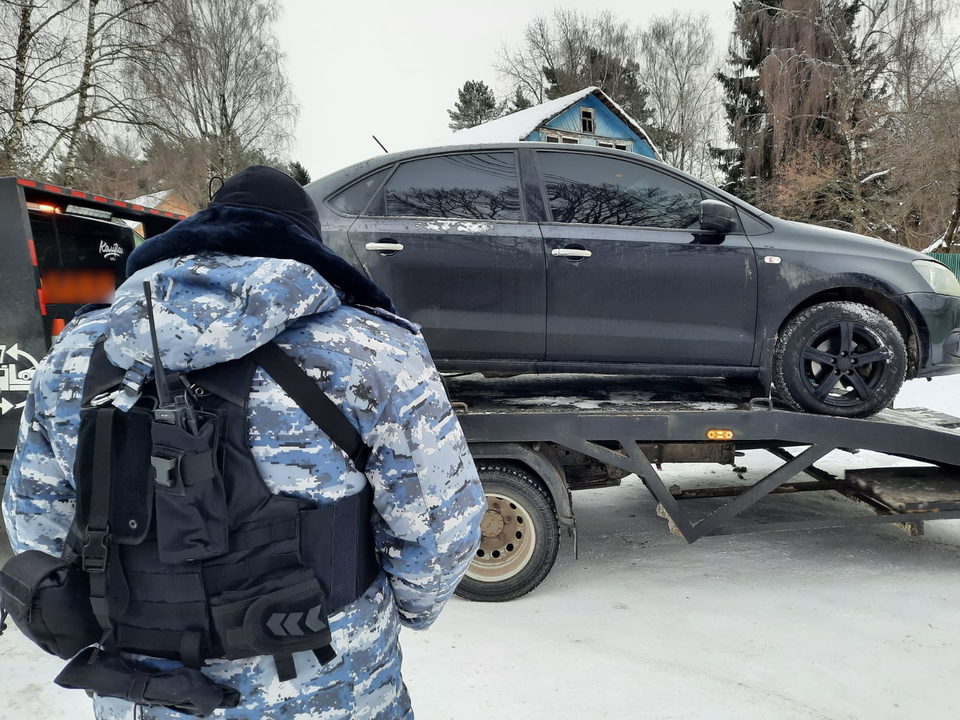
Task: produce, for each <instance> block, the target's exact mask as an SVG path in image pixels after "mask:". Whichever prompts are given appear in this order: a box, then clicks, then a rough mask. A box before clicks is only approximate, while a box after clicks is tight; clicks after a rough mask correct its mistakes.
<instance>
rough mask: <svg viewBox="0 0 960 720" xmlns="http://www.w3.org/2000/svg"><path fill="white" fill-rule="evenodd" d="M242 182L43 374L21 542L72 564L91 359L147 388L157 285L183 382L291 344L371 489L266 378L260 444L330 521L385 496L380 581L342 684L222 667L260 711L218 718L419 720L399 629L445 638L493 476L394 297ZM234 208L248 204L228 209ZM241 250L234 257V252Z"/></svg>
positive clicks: (294, 488)
mask: <svg viewBox="0 0 960 720" xmlns="http://www.w3.org/2000/svg"><path fill="white" fill-rule="evenodd" d="M244 172H245V173H247V175H246V176H244V173H241V174H240V175H238V176H235V178H234V179H231V180H228V181H227V184H226V185H225V186H224V190H230V189H231V188H233V189H234V190H236V189H237V187H238V186H239V187H240V188H242V189H245V191H246V194H244V193H243V192H241V193H239V194H238V193H233V194H232V195H231V194H230V193H224V191H221V193H218V195H217V196H215V198H214V202H213V203H212V204H211V207H210V208H208V209H206V210H204V211H201V212H200V213H198V214H196V215H194V216H193V217H191V218H188V219H187V220H184V221H182V222H181V223H179V224H178V225H176V226H174V228H172V229H171V230H169V231H167V233H164V234H163V235H160V236H158V237H157V238H155V239H152V240H149V241H147V242H146V243H145V244H144V245H142V246H140V248H138V249H137V251H135V252H134V253H133V254H132V256H131V258H130V265H129V266H128V267H129V269H130V270H132V271H133V272H132V275H131V276H130V277H129V278H128V279H127V281H126V282H124V284H123V285H122V286H121V287H120V288H119V289H118V290H117V293H116V297H115V300H114V302H113V304H112V306H111V307H109V308H100V309H95V310H92V311H89V312H86V313H83V314H81V315H79V316H78V317H77V318H75V319H74V320H73V321H72V322H71V323H70V324H69V325H68V326H67V328H66V329H65V330H64V331H63V332H62V333H61V335H60V337H59V338H58V340H57V342H56V344H55V345H54V347H53V348H52V349H51V351H50V353H49V355H47V357H46V358H45V359H44V361H43V362H42V363H41V365H40V367H39V369H38V371H37V372H36V375H35V376H34V379H33V385H32V388H31V392H30V395H29V397H28V398H27V401H26V405H25V407H24V413H23V421H22V424H21V428H20V437H19V441H18V445H17V450H16V454H15V456H14V460H13V464H12V467H11V472H10V475H9V478H8V480H7V489H6V494H5V496H4V500H3V514H4V518H5V520H6V523H7V532H8V533H9V536H10V541H11V544H12V545H13V549H14V550H15V551H16V552H22V551H24V550H27V549H39V550H44V551H46V552H48V553H51V554H54V555H59V554H60V552H61V551H62V549H63V540H64V538H65V537H66V533H67V530H68V529H69V526H70V523H71V521H72V518H73V514H74V507H75V484H74V479H73V465H74V457H75V455H76V450H77V433H78V427H79V405H80V395H81V390H82V387H83V382H84V379H85V375H86V371H87V367H88V363H89V358H90V354H91V351H92V348H93V346H94V344H95V342H96V341H97V339H98V338H100V337H104V336H105V337H106V338H107V340H106V350H107V354H108V356H109V358H110V360H111V362H112V363H114V364H115V365H117V366H120V367H122V368H125V369H130V371H131V372H130V373H128V374H129V375H130V376H131V377H135V376H136V375H137V373H139V372H141V371H143V370H147V369H148V368H149V367H150V365H151V361H152V357H153V354H152V349H151V345H150V336H149V333H148V325H147V319H146V312H145V303H144V298H143V289H142V285H143V281H144V280H150V282H151V284H152V287H153V292H154V301H153V302H154V312H155V316H156V321H157V333H158V336H159V341H160V343H159V344H160V348H161V350H160V355H161V360H162V363H163V366H164V367H165V368H166V369H167V370H168V371H189V370H195V369H200V368H204V367H209V366H211V365H215V364H218V363H221V362H225V361H228V360H232V359H235V358H239V357H242V356H244V355H246V354H247V353H249V352H250V351H252V350H253V349H255V348H256V347H258V346H260V345H263V344H264V343H267V342H269V341H271V340H272V341H275V342H276V343H277V344H279V345H280V347H281V348H283V350H284V351H285V352H287V353H288V354H289V355H291V356H292V357H293V358H294V359H295V360H296V361H297V362H298V363H299V364H300V365H301V366H302V367H303V368H304V369H305V370H306V371H307V372H308V373H309V374H310V376H311V377H313V378H314V379H315V380H316V382H317V383H318V384H319V386H320V387H321V388H322V389H323V390H324V391H326V392H327V394H328V395H329V396H330V397H331V398H332V399H333V400H334V401H335V402H336V403H337V404H338V405H339V407H340V408H341V409H342V410H343V411H344V412H345V413H346V415H347V416H348V418H350V419H351V421H352V422H353V423H354V425H355V426H356V427H357V429H358V430H359V432H360V434H361V436H362V437H363V439H364V441H365V443H366V444H367V445H369V446H370V447H371V449H372V451H373V452H372V455H371V458H370V461H369V463H368V466H367V471H366V474H365V475H364V474H361V473H360V472H359V471H357V470H356V469H355V468H354V467H353V465H352V464H351V463H349V461H348V460H347V458H346V456H345V455H344V454H343V452H342V451H340V450H339V449H338V448H337V447H336V446H334V445H333V444H332V443H331V442H330V440H329V439H328V438H327V437H326V436H325V435H324V434H323V433H322V432H321V431H320V430H319V428H317V427H316V425H314V424H313V423H312V422H311V421H310V420H309V419H308V418H307V417H306V415H305V414H304V412H303V411H302V410H301V409H300V408H299V407H298V406H297V405H296V404H295V403H294V402H293V401H292V400H291V399H290V398H289V397H288V396H287V395H286V394H285V393H284V392H283V390H281V389H280V387H279V386H278V385H277V384H276V383H275V382H274V381H273V380H272V379H271V378H270V377H269V376H268V375H266V374H265V373H264V372H263V371H262V370H261V369H258V370H257V372H256V374H255V376H254V379H253V385H252V388H251V391H250V397H249V413H248V425H249V434H248V443H249V446H250V448H251V450H252V452H253V455H254V457H255V459H256V461H257V466H258V468H259V471H260V473H261V475H262V476H263V478H264V480H265V481H266V483H267V485H268V486H269V487H270V488H271V490H272V491H274V492H277V493H289V494H294V495H298V496H301V497H305V498H309V499H312V500H315V501H317V502H318V503H324V502H332V501H334V500H336V499H337V498H341V497H344V496H348V495H351V494H353V493H358V492H360V491H361V490H362V489H363V488H364V485H365V484H366V483H369V484H370V485H371V486H372V488H373V492H374V508H375V512H374V518H373V522H374V532H375V538H376V546H377V550H378V555H379V558H380V562H381V565H382V572H381V574H380V575H379V577H378V578H377V580H376V581H374V583H373V584H372V586H371V587H370V588H369V589H368V590H367V591H366V593H365V594H364V595H363V596H362V597H360V598H359V599H357V600H356V601H355V602H354V603H351V604H350V605H348V606H347V607H346V608H344V609H343V611H342V612H340V613H338V614H335V615H333V616H331V618H330V626H331V630H332V635H333V643H332V644H333V648H334V649H335V651H336V653H337V657H336V658H335V659H334V660H333V661H331V662H330V663H328V664H327V665H323V666H321V665H320V664H319V663H318V662H317V660H316V659H315V658H314V656H313V654H312V653H309V652H303V653H296V654H295V656H294V658H295V662H296V668H297V677H296V678H295V679H294V680H292V681H288V682H280V681H279V680H278V678H277V674H276V670H275V667H274V663H273V661H272V658H270V657H253V658H247V659H244V660H234V661H228V660H212V661H209V662H208V663H207V664H206V665H205V666H204V668H203V672H204V673H205V674H206V675H208V676H209V677H211V678H212V679H214V680H215V681H217V682H220V683H222V684H225V685H229V686H231V687H234V688H236V689H238V690H239V691H240V692H241V694H242V696H243V697H242V700H241V704H240V706H239V707H238V708H236V709H232V710H226V711H224V710H220V711H217V713H216V715H215V716H216V717H227V718H238V719H243V720H258V719H260V718H265V719H267V718H275V719H277V720H281V719H286V718H289V719H290V720H293V719H294V718H297V719H306V718H324V719H326V720H340V719H343V720H346V719H347V718H350V719H353V720H359V719H373V718H382V719H384V720H393V719H394V718H411V717H413V712H412V710H411V706H410V700H409V697H408V695H407V692H406V688H405V687H404V685H403V681H402V679H401V673H400V649H399V645H398V633H399V629H400V627H401V626H404V627H409V628H413V629H423V628H426V627H428V626H429V625H430V624H431V623H433V621H434V620H436V618H437V616H438V614H439V613H440V611H441V609H442V608H443V606H444V603H446V601H447V600H448V599H449V597H450V596H451V594H452V593H453V591H454V589H455V588H456V585H457V583H458V582H459V581H460V579H461V577H462V576H463V574H464V573H465V572H466V570H467V567H468V565H469V563H470V561H471V559H472V558H473V556H474V553H475V552H476V549H477V546H478V544H479V539H480V533H479V522H480V517H481V516H482V514H483V511H484V508H485V503H484V496H483V491H482V488H481V486H480V482H479V479H478V477H477V471H476V468H475V466H474V463H473V460H472V459H471V457H470V454H469V451H468V449H467V444H466V441H465V439H464V437H463V433H462V431H461V429H460V426H459V423H458V421H457V418H456V416H455V415H454V414H453V412H452V410H451V408H450V403H449V401H448V399H447V397H446V393H445V392H444V388H443V385H442V383H441V380H440V377H439V376H438V374H437V371H436V369H435V367H434V365H433V362H432V360H431V358H430V354H429V352H428V350H427V347H426V345H425V343H424V340H423V338H422V336H421V335H420V334H419V332H418V328H417V327H416V326H415V325H412V324H411V323H408V322H407V321H405V320H403V319H401V318H399V317H397V316H396V315H394V314H393V313H392V312H390V310H392V306H391V305H390V304H389V300H387V299H386V298H385V297H384V296H383V294H382V293H381V292H380V291H379V290H378V289H377V288H375V287H374V286H372V285H370V284H369V281H367V280H366V279H365V278H363V277H362V276H360V275H359V273H357V274H356V275H351V272H353V271H352V269H350V268H349V266H346V264H345V263H342V261H339V258H336V256H333V255H332V253H330V252H329V251H328V250H326V249H325V248H323V247H322V245H320V243H319V230H317V231H316V233H315V234H314V233H312V232H311V231H312V228H311V227H310V222H311V220H312V218H311V211H312V217H313V218H315V217H316V215H315V213H316V210H315V208H314V207H313V205H312V204H311V202H310V200H309V198H307V196H306V195H305V194H304V193H303V191H302V190H301V189H300V188H299V186H298V185H296V183H294V182H293V181H292V180H289V178H286V176H284V175H282V173H279V172H277V171H271V170H269V169H267V168H251V169H249V170H247V171H244ZM278 176H279V177H278ZM237 178H239V183H238V182H235V179H237ZM288 180H289V182H287V181H288ZM271 193H272V194H271ZM296 193H299V195H297V194H296ZM221 196H226V197H227V198H230V199H232V200H233V202H232V203H224V202H219V203H218V202H217V201H218V199H221ZM250 197H256V198H257V200H256V202H255V203H254V202H251V201H250V200H249V198H250ZM303 203H306V205H304V204H303ZM312 222H313V225H314V226H315V225H316V223H315V221H312ZM231 242H234V243H235V245H236V248H237V250H236V251H235V253H230V252H225V251H224V250H225V248H226V247H228V246H230V244H231ZM187 248H192V251H191V252H185V250H186V249H187ZM338 261H339V262H338ZM333 278H335V283H336V284H334V283H332V282H331V279H333ZM359 302H367V303H369V304H370V305H371V306H372V307H367V306H364V307H358V306H357V304H358V303H359ZM135 399H136V392H134V393H132V394H131V395H130V397H126V398H124V397H118V398H117V399H116V400H115V401H114V404H115V405H117V406H119V407H121V408H122V407H123V406H124V404H125V403H126V404H127V405H128V406H129V405H130V404H132V402H133V401H135ZM133 661H134V662H137V663H140V664H142V665H144V666H147V667H154V668H164V667H170V666H173V665H176V663H174V662H173V661H169V660H160V659H156V658H139V657H138V658H135V659H133ZM94 708H95V715H96V717H97V718H98V719H99V720H121V718H123V719H130V720H132V719H133V718H134V713H135V711H137V710H138V711H139V714H137V715H136V716H137V717H143V718H156V719H158V720H159V719H161V718H163V719H168V718H169V719H172V718H180V717H183V716H182V715H180V714H179V713H176V712H172V711H168V710H165V709H163V708H159V709H158V708H134V706H133V705H132V704H131V703H129V702H127V701H123V700H118V699H114V698H104V697H96V698H95V700H94Z"/></svg>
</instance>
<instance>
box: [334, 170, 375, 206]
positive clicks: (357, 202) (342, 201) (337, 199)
mask: <svg viewBox="0 0 960 720" xmlns="http://www.w3.org/2000/svg"><path fill="white" fill-rule="evenodd" d="M388 169H389V168H388ZM386 174H387V170H380V171H379V172H375V173H373V175H368V176H367V177H365V178H364V179H363V180H360V181H358V182H355V183H354V184H353V185H350V186H349V187H347V189H346V190H341V191H340V192H339V193H337V194H336V195H334V196H333V197H332V198H330V200H329V201H328V202H329V203H330V204H331V205H332V206H333V207H334V208H335V209H337V210H339V211H340V212H342V213H344V214H345V215H360V214H361V213H362V212H363V211H364V210H365V209H366V207H367V204H368V203H369V202H370V196H371V195H373V191H374V190H376V189H377V188H379V187H380V184H381V183H382V182H383V177H384V175H386ZM371 212H377V210H376V208H372V209H371Z"/></svg>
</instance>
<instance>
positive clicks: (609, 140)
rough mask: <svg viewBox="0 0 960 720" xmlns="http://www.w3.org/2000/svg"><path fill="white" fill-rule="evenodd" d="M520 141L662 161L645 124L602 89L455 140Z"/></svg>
mask: <svg viewBox="0 0 960 720" xmlns="http://www.w3.org/2000/svg"><path fill="white" fill-rule="evenodd" d="M517 140H533V141H539V142H548V143H558V144H566V145H593V146H596V147H607V148H614V149H616V150H623V151H625V152H632V153H637V154H638V155H646V156H647V157H652V158H656V159H657V160H659V159H660V154H659V152H658V151H657V148H656V146H654V144H653V142H651V140H650V137H649V136H648V135H647V133H646V131H645V130H644V129H643V128H642V127H640V124H639V123H638V122H637V121H636V120H634V119H633V118H632V117H630V116H629V115H628V114H627V113H626V112H625V111H624V110H623V108H621V107H620V106H619V105H618V104H617V103H615V102H614V101H613V100H612V99H611V98H610V96H609V95H607V94H606V93H605V92H603V90H601V89H600V88H597V87H588V88H584V89H583V90H578V91H577V92H575V93H571V94H570V95H564V96H563V97H559V98H556V99H554V100H549V101H547V102H545V103H541V104H540V105H534V106H532V107H529V108H526V109H525V110H519V111H518V112H515V113H511V114H510V115H505V116H503V117H501V118H497V119H496V120H491V121H490V122H486V123H482V124H480V125H475V126H474V127H471V128H464V129H463V130H458V131H456V132H455V133H453V135H452V136H450V138H449V142H451V143H455V144H458V145H459V144H471V143H485V142H516V141H517Z"/></svg>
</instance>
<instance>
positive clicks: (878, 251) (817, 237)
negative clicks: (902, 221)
mask: <svg viewBox="0 0 960 720" xmlns="http://www.w3.org/2000/svg"><path fill="white" fill-rule="evenodd" d="M764 220H766V221H767V222H769V223H772V224H774V225H776V226H777V228H776V229H777V232H776V233H774V234H773V235H770V236H769V239H770V241H771V243H772V244H774V245H776V244H777V239H778V237H779V236H781V234H782V236H785V237H788V238H790V239H792V240H798V241H801V242H803V243H804V245H807V244H810V245H813V246H815V249H817V250H826V251H833V252H842V253H849V254H853V255H862V254H866V255H871V256H873V257H883V258H887V259H890V260H901V261H904V262H912V261H914V260H929V259H930V258H929V257H927V256H926V255H924V254H923V253H920V252H917V251H916V250H911V249H910V248H906V247H903V246H902V245H897V244H896V243H892V242H888V241H887V240H880V239H879V238H873V237H869V236H867V235H859V234H857V233H852V232H847V231H846V230H837V229H835V228H828V227H823V226H821V225H811V224H809V223H802V222H795V221H793V220H783V219H781V218H777V217H773V216H770V215H765V216H764ZM811 249H814V248H811Z"/></svg>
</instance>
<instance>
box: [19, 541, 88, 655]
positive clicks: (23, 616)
mask: <svg viewBox="0 0 960 720" xmlns="http://www.w3.org/2000/svg"><path fill="white" fill-rule="evenodd" d="M0 602H2V604H3V610H4V611H5V612H7V613H9V614H10V617H12V618H13V622H14V623H15V624H16V626H17V627H18V628H19V629H20V632H22V633H23V634H24V635H26V636H27V638H29V639H30V640H31V641H32V642H33V643H34V644H35V645H38V646H39V647H40V648H42V649H43V650H44V651H46V652H48V653H50V654H51V655H56V656H57V657H60V658H63V659H69V658H71V657H73V656H74V655H76V654H77V652H79V651H80V650H81V649H83V648H85V647H86V646H88V645H92V644H93V643H95V642H97V641H99V640H100V636H101V634H102V631H101V629H100V624H99V623H98V622H97V619H96V617H95V616H94V614H93V610H92V608H91V607H90V585H89V583H88V580H87V574H86V573H85V572H83V571H82V570H80V569H79V568H77V567H75V566H73V565H70V564H69V563H67V562H65V561H63V560H61V559H60V558H57V557H54V556H53V555H48V554H47V553H45V552H41V551H39V550H27V551H26V552H23V553H20V554H19V555H14V556H13V557H12V558H10V560H8V561H7V563H6V565H4V566H3V570H0Z"/></svg>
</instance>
